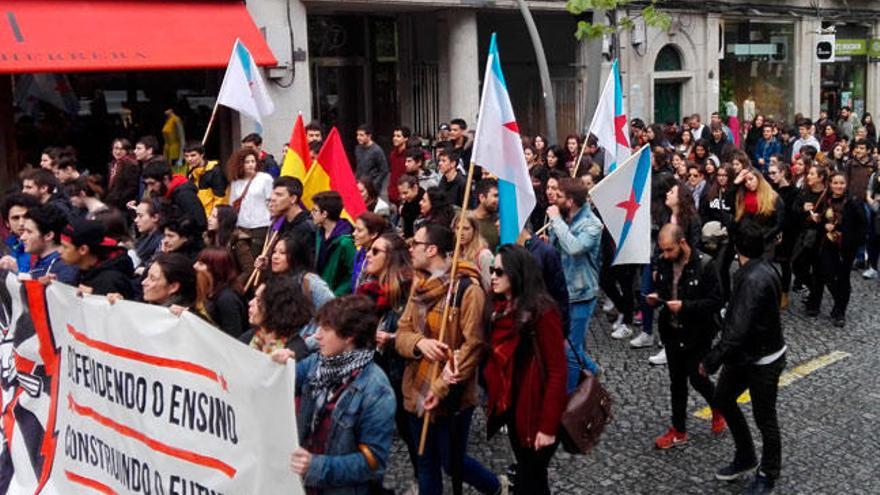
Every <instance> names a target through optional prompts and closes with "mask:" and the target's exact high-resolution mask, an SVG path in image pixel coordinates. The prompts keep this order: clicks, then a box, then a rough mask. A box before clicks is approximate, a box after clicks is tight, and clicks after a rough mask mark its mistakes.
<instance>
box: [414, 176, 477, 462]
mask: <svg viewBox="0 0 880 495" xmlns="http://www.w3.org/2000/svg"><path fill="white" fill-rule="evenodd" d="M473 180H474V161H473V160H471V161H470V164H469V165H468V173H467V181H465V186H464V199H463V200H462V205H461V212H460V213H459V215H458V224H457V225H456V227H455V249H454V250H453V251H452V267H451V268H450V269H449V288H448V289H447V291H446V304H445V305H444V306H443V319H442V320H441V323H440V335H438V336H437V340H439V341H440V342H443V339H444V338H445V337H446V326H447V325H448V322H449V308H450V306H452V296H453V292H454V291H453V288H454V287H455V274H456V272H457V271H458V258H459V257H460V256H461V229H462V227H463V226H464V222H465V220H466V219H467V205H468V203H470V200H471V183H473ZM449 359H450V360H452V363H453V366H455V360H454V358H453V355H452V349H450V350H449ZM439 368H440V363H439V362H437V361H435V362H434V363H433V364H432V366H431V375H430V376H431V382H433V381H434V380H435V379H436V378H437V373H438V372H439ZM430 424H431V411H425V416H424V419H423V421H422V433H421V435H420V437H419V455H424V453H425V441H426V440H427V439H428V428H429V427H430Z"/></svg>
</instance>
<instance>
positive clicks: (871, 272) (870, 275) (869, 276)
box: [862, 268, 877, 280]
mask: <svg viewBox="0 0 880 495" xmlns="http://www.w3.org/2000/svg"><path fill="white" fill-rule="evenodd" d="M862 278H863V279H865V280H874V279H876V278H877V270H875V269H873V268H868V269H867V270H865V271H863V272H862Z"/></svg>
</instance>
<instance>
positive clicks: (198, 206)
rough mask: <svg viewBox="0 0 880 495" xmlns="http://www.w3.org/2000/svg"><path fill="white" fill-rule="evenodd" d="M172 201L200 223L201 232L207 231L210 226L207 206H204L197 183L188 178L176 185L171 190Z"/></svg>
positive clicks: (184, 213) (181, 210)
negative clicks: (206, 211)
mask: <svg viewBox="0 0 880 495" xmlns="http://www.w3.org/2000/svg"><path fill="white" fill-rule="evenodd" d="M184 179H185V178H184ZM171 202H172V203H174V205H175V206H177V207H178V208H179V209H180V212H181V213H182V214H183V215H186V216H188V217H190V218H191V219H192V220H193V221H194V222H195V223H196V225H198V227H199V231H200V232H204V231H205V229H206V228H207V227H208V219H207V217H205V207H204V206H202V201H201V200H200V199H199V192H198V189H196V186H195V184H193V183H192V182H190V181H189V180H186V182H183V183H180V184H178V185H176V186H175V187H174V189H173V190H172V191H171Z"/></svg>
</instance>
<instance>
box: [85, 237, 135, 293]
mask: <svg viewBox="0 0 880 495" xmlns="http://www.w3.org/2000/svg"><path fill="white" fill-rule="evenodd" d="M132 277H134V266H132V263H131V258H130V257H129V256H128V255H127V254H126V252H125V249H124V248H116V249H113V250H112V251H110V252H109V253H108V254H106V255H105V256H102V257H101V259H100V260H99V261H98V264H97V265H95V266H93V267H92V268H90V269H88V270H80V272H79V284H81V285H85V286H86V287H91V289H92V294H96V295H101V296H104V295H107V294H110V293H113V292H117V293H119V294H122V297H124V298H126V299H131V298H132V296H133V295H134V288H133V286H132Z"/></svg>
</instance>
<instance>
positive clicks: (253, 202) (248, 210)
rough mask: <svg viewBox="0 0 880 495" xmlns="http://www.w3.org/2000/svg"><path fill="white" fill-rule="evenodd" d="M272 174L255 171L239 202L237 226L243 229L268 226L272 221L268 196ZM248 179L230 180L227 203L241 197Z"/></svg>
mask: <svg viewBox="0 0 880 495" xmlns="http://www.w3.org/2000/svg"><path fill="white" fill-rule="evenodd" d="M272 182H273V179H272V176H271V175H269V174H267V173H265V172H257V175H255V176H254V180H253V182H251V187H250V188H249V189H248V191H247V196H245V198H244V200H242V202H241V209H240V210H238V224H237V225H238V226H239V227H241V228H244V229H257V228H260V227H268V226H269V224H270V223H271V222H272V219H271V218H270V216H269V197H270V196H271V195H272ZM247 183H248V179H238V180H236V181H233V182H232V187H231V189H230V193H229V204H230V205H231V204H233V203H235V200H236V199H238V198H239V197H241V195H242V194H243V193H244V189H245V187H247Z"/></svg>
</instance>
